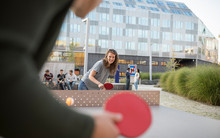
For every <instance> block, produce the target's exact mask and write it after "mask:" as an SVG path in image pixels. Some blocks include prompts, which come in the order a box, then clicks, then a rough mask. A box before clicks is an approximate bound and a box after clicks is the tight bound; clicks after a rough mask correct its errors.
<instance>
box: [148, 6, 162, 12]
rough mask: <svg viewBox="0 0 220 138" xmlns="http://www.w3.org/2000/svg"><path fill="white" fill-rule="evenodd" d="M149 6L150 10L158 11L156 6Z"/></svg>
mask: <svg viewBox="0 0 220 138" xmlns="http://www.w3.org/2000/svg"><path fill="white" fill-rule="evenodd" d="M149 8H150V10H152V11H160V10H159V9H158V8H154V7H149Z"/></svg>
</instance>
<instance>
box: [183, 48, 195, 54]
mask: <svg viewBox="0 0 220 138" xmlns="http://www.w3.org/2000/svg"><path fill="white" fill-rule="evenodd" d="M184 51H185V53H188V54H192V53H193V47H192V46H185V50H184Z"/></svg>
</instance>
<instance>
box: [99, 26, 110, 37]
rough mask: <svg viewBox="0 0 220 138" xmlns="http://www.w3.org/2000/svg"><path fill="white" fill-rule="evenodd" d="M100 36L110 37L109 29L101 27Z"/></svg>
mask: <svg viewBox="0 0 220 138" xmlns="http://www.w3.org/2000/svg"><path fill="white" fill-rule="evenodd" d="M99 34H102V35H108V34H109V28H108V27H105V26H100V27H99Z"/></svg>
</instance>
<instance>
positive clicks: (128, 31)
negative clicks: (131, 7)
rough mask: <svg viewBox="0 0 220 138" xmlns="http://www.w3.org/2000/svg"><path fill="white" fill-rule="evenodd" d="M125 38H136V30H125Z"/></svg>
mask: <svg viewBox="0 0 220 138" xmlns="http://www.w3.org/2000/svg"><path fill="white" fill-rule="evenodd" d="M125 36H129V37H133V36H135V30H134V29H125Z"/></svg>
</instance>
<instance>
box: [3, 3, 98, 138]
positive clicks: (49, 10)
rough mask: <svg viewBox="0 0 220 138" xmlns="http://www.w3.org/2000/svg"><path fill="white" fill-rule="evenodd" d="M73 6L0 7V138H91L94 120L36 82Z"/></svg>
mask: <svg viewBox="0 0 220 138" xmlns="http://www.w3.org/2000/svg"><path fill="white" fill-rule="evenodd" d="M71 3H72V1H71V0H9V1H2V2H1V4H0V17H1V21H0V64H1V67H0V72H1V78H0V136H3V137H28V138H33V137H38V138H43V137H47V138H54V137H59V138H65V137H72V138H89V137H91V134H92V131H93V127H94V120H93V119H92V118H91V117H90V116H87V115H83V114H80V113H77V112H75V111H73V110H70V109H69V108H68V107H66V106H65V105H61V104H59V103H58V102H57V101H56V100H54V99H53V98H52V96H51V95H50V94H49V92H48V90H47V89H45V88H44V87H42V85H41V84H40V80H39V78H38V73H39V71H40V69H41V67H42V65H43V64H44V62H45V61H46V59H47V57H48V55H49V53H50V51H51V50H52V48H53V45H54V43H55V40H56V38H57V36H58V34H59V30H60V27H61V25H62V22H63V20H64V18H65V15H66V13H67V11H68V9H69V7H70V5H71Z"/></svg>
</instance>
